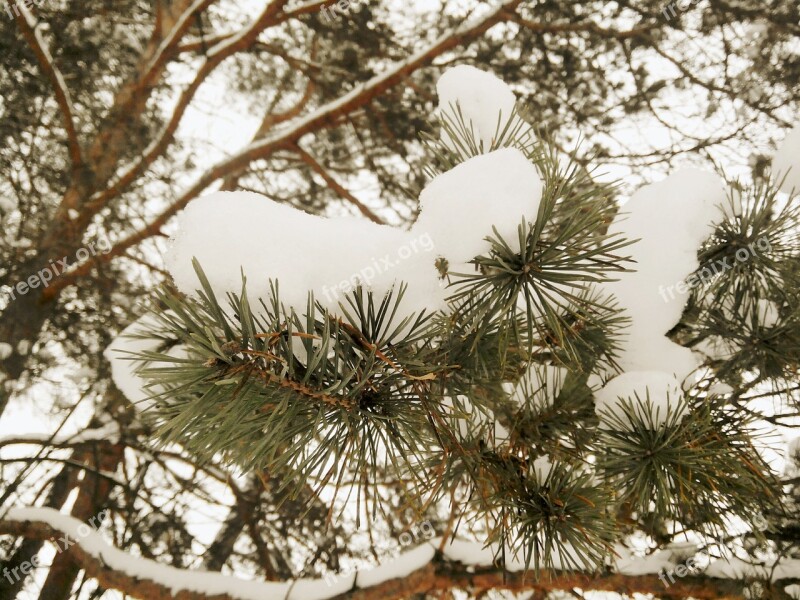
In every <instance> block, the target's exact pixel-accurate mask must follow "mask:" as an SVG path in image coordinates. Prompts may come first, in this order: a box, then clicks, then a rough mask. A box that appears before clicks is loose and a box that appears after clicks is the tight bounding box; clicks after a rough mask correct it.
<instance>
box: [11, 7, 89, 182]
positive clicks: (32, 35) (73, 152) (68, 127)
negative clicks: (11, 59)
mask: <svg viewBox="0 0 800 600" xmlns="http://www.w3.org/2000/svg"><path fill="white" fill-rule="evenodd" d="M8 3H9V4H10V5H12V7H13V8H14V12H15V14H16V20H17V24H18V25H19V28H20V31H21V32H22V35H23V36H24V37H25V40H26V41H27V42H28V45H29V46H30V47H31V50H33V53H34V54H35V55H36V59H37V60H38V61H39V66H41V67H42V70H43V71H44V73H45V75H46V76H47V78H48V79H49V80H50V83H51V84H52V86H53V91H54V92H55V96H56V102H57V103H58V107H59V109H60V110H61V115H62V118H63V120H64V129H65V131H66V132H67V147H68V148H69V156H70V160H71V161H72V167H73V169H74V170H77V169H78V168H79V167H80V165H81V164H82V163H83V156H82V153H81V146H80V142H79V141H78V132H77V130H76V128H75V117H74V115H75V110H74V108H73V105H72V98H71V97H70V93H69V89H68V88H67V82H66V81H64V76H63V75H62V74H61V71H60V70H59V69H58V67H56V64H55V61H54V60H53V55H52V54H51V53H50V50H49V49H48V47H47V44H46V43H45V41H44V38H42V32H41V30H40V28H39V22H38V20H37V19H36V17H34V16H33V14H32V13H31V11H30V10H29V9H28V7H27V6H26V5H25V3H24V2H19V3H17V4H16V5H15V4H14V2H13V0H8Z"/></svg>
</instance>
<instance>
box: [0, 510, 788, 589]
mask: <svg viewBox="0 0 800 600" xmlns="http://www.w3.org/2000/svg"><path fill="white" fill-rule="evenodd" d="M0 532H3V533H5V532H10V533H14V534H17V535H25V536H27V537H32V538H40V539H54V540H59V539H60V540H65V541H63V542H59V543H61V544H62V546H60V547H63V545H64V544H69V550H70V551H72V552H73V554H74V556H75V557H76V559H77V560H78V562H79V564H80V565H81V567H82V568H84V569H86V571H87V573H89V575H90V576H92V577H96V578H98V580H99V581H100V582H101V584H102V585H103V586H104V587H107V588H110V589H117V590H120V591H123V592H125V593H128V594H131V595H134V597H142V598H144V597H146V598H148V599H154V600H157V599H161V598H163V599H164V600H166V599H168V598H176V597H177V598H181V599H183V600H204V599H210V598H212V597H213V598H215V599H217V600H263V599H264V598H270V599H279V600H327V599H329V598H334V597H346V595H347V594H348V593H351V592H354V591H355V590H356V589H361V590H367V589H370V588H373V587H377V586H381V585H385V584H389V583H390V582H391V581H392V580H393V578H397V577H405V576H408V575H414V574H417V573H421V574H422V575H423V576H424V577H423V578H424V579H426V580H427V579H431V577H434V576H435V574H434V573H433V572H430V573H429V572H426V571H425V569H426V568H430V566H431V561H432V560H433V559H434V555H435V550H436V549H439V548H440V547H441V550H440V551H441V556H442V558H443V559H444V560H446V561H451V562H452V563H455V564H461V565H462V566H464V567H466V568H467V569H466V571H465V576H464V584H465V585H469V581H468V580H469V577H470V575H469V574H468V572H470V571H475V570H476V569H481V568H491V567H492V566H493V552H492V551H491V550H490V549H487V548H485V547H484V545H483V544H482V543H481V542H476V541H467V540H461V539H456V540H453V541H452V542H450V543H446V544H442V540H441V538H433V539H431V540H428V541H427V542H426V543H424V544H422V545H421V546H419V547H417V548H414V549H412V550H409V551H407V552H403V553H401V554H400V555H399V556H398V557H397V558H395V559H393V560H392V561H387V563H385V564H384V565H382V566H380V567H376V568H374V569H371V574H370V575H369V577H365V575H364V573H365V572H360V573H359V574H358V575H361V576H360V577H358V576H357V574H351V575H347V576H341V577H337V578H336V580H334V581H331V580H330V578H328V579H327V580H326V579H322V578H321V579H300V580H296V581H291V582H271V581H253V580H249V581H248V580H244V579H240V578H237V577H233V576H229V575H222V574H221V573H211V572H205V571H198V570H188V569H178V568H175V567H170V566H167V565H162V564H159V563H157V562H155V561H152V560H149V559H145V558H141V557H137V556H132V555H130V554H128V553H127V552H124V551H122V550H119V549H118V548H115V547H113V546H111V545H110V544H108V543H107V542H106V541H105V539H104V538H103V536H102V535H101V534H100V533H98V532H97V531H94V530H92V528H91V527H89V526H88V525H87V524H85V523H83V522H82V521H79V520H78V519H75V518H73V517H70V516H68V515H65V514H62V513H60V512H58V511H57V510H54V509H50V508H28V507H17V508H13V509H11V510H10V511H9V513H8V515H7V516H6V518H5V519H4V520H3V521H0ZM67 538H68V539H67ZM424 548H427V549H424ZM619 550H620V552H619V554H620V557H619V558H617V559H616V562H615V564H614V570H615V571H616V573H618V575H606V576H586V575H571V574H568V573H567V572H564V576H563V577H564V580H563V582H559V581H558V579H554V580H553V581H552V582H551V584H552V586H553V587H552V589H570V588H571V587H575V586H576V585H578V582H576V581H575V580H574V578H575V577H579V578H580V579H581V582H580V583H581V585H580V587H583V588H584V589H592V590H608V591H613V590H614V589H620V588H619V586H620V585H623V584H625V583H628V584H629V585H630V584H634V585H635V583H636V582H638V583H640V585H641V587H631V588H630V589H640V590H641V591H643V592H646V591H648V590H649V591H651V592H659V590H660V591H661V592H663V582H662V581H661V580H660V579H659V578H658V577H655V575H656V574H659V573H662V572H663V571H664V570H665V569H666V570H670V569H671V568H672V567H677V566H678V565H679V563H678V562H677V561H676V560H674V559H673V558H672V557H671V553H670V552H666V551H663V552H659V553H657V554H654V555H652V556H649V557H647V556H646V557H636V556H633V555H631V554H630V552H627V551H626V550H625V549H623V548H620V549H619ZM668 555H669V556H668ZM508 570H510V571H518V570H519V568H514V567H513V566H512V567H511V568H510V569H508ZM798 572H800V560H798V559H788V560H781V561H778V562H775V563H772V564H767V565H760V566H755V565H751V564H750V563H746V562H745V561H741V560H739V559H732V560H730V561H729V560H726V559H718V560H714V561H712V563H711V564H710V565H709V567H708V568H707V570H706V574H707V576H710V577H709V579H710V581H709V582H707V583H706V584H705V585H700V584H696V583H695V584H692V583H690V582H688V581H687V580H689V579H691V578H688V577H687V578H684V580H683V581H681V579H678V580H676V581H675V582H674V584H673V585H672V588H671V590H670V591H678V590H679V589H680V590H682V591H685V592H687V593H689V592H691V593H690V594H689V595H692V596H693V597H696V598H716V597H719V596H718V594H719V591H720V590H721V588H723V587H725V588H726V589H727V586H728V584H727V583H725V580H735V579H739V578H741V576H742V575H743V574H758V575H764V576H765V577H769V578H771V580H772V581H778V580H781V579H786V578H796V577H797V573H798ZM494 575H496V576H498V577H503V578H505V579H504V581H507V582H509V585H508V589H518V590H524V589H530V585H532V584H536V585H541V582H536V581H534V580H532V579H531V578H528V579H527V583H528V586H525V585H524V580H522V582H520V583H523V585H520V584H519V583H518V584H517V585H516V586H514V587H512V585H513V582H516V581H517V579H516V578H515V577H514V576H513V574H512V575H508V574H505V575H504V574H502V573H501V572H499V571H498V572H496V573H494ZM476 576H478V572H477V571H476ZM480 576H481V577H482V578H484V579H486V578H487V577H490V576H491V575H490V574H489V573H486V574H481V575H480ZM619 576H625V577H636V578H640V579H634V580H625V579H624V578H623V579H619ZM367 582H368V583H369V585H366V583H367ZM684 582H687V583H686V587H683V585H684ZM435 585H436V584H435V581H432V582H430V585H429V586H428V587H427V588H421V589H422V591H424V589H432V588H433V587H435ZM498 585H499V587H503V586H502V585H501V584H499V583H498ZM615 586H616V587H615ZM733 591H734V590H733V589H731V592H733ZM384 597H385V596H384ZM391 597H399V596H397V595H392V596H391Z"/></svg>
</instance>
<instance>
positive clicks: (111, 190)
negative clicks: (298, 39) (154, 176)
mask: <svg viewBox="0 0 800 600" xmlns="http://www.w3.org/2000/svg"><path fill="white" fill-rule="evenodd" d="M285 3H286V2H285V0H280V1H275V2H271V3H270V4H269V5H267V7H266V8H265V9H264V10H263V11H262V12H261V14H260V15H259V16H258V17H257V18H256V19H255V20H254V21H253V22H252V23H251V24H250V25H248V26H247V27H245V28H244V29H242V30H241V31H239V32H237V33H234V34H228V35H225V36H224V37H223V38H222V39H221V40H220V41H219V42H218V43H216V44H215V45H214V46H213V47H212V48H211V49H210V50H209V51H208V54H207V56H206V57H205V59H204V60H203V62H202V64H201V66H200V68H199V69H198V71H197V75H196V76H195V77H194V79H193V80H192V82H191V83H190V84H189V86H188V87H187V88H186V89H184V90H183V92H182V93H181V95H180V96H179V98H178V100H177V102H176V103H175V108H174V109H173V111H172V115H171V116H170V118H169V120H168V121H167V122H166V124H165V125H164V126H163V127H162V129H161V131H159V133H158V135H156V137H155V139H153V141H152V142H151V143H150V144H149V145H148V146H147V148H145V149H144V151H143V152H142V154H141V156H140V157H139V158H138V159H137V160H136V161H135V162H134V163H133V164H131V165H129V166H128V167H127V168H126V169H125V170H124V171H123V172H122V173H120V174H119V176H117V178H116V179H115V180H114V181H113V182H112V183H111V184H110V185H109V186H108V187H107V188H106V189H104V190H102V191H100V192H98V193H96V194H94V195H93V196H92V197H91V198H90V199H89V202H88V203H87V206H86V212H87V213H88V214H95V213H97V212H98V211H99V210H100V209H102V208H103V207H104V206H105V204H106V202H107V201H108V200H109V199H110V198H114V197H115V196H117V195H119V194H120V193H121V192H122V191H123V190H124V189H125V188H126V187H128V185H130V184H131V183H133V181H135V179H136V177H138V176H139V174H140V173H142V171H144V170H145V169H146V168H147V167H148V166H150V165H151V164H152V163H153V162H154V161H155V160H156V159H157V158H158V157H159V156H161V155H162V153H163V152H164V150H166V149H167V147H168V146H169V145H170V143H172V139H173V136H174V135H175V132H176V131H177V130H178V127H179V126H180V124H181V122H182V121H183V117H184V115H185V113H186V110H187V109H188V108H189V105H190V104H191V103H192V101H193V100H194V97H195V95H196V94H197V90H199V89H200V86H201V85H202V84H203V82H204V81H206V79H208V77H209V76H210V75H211V74H212V73H213V72H214V71H215V70H216V68H217V67H218V66H219V65H220V64H222V62H223V61H224V60H225V59H226V58H228V57H230V56H232V55H234V54H236V53H237V52H239V51H241V50H244V49H245V48H247V47H248V46H250V45H251V44H252V43H253V42H255V41H256V40H257V38H258V35H259V34H260V33H261V32H262V31H263V30H264V29H265V28H267V27H268V26H269V25H272V24H276V23H277V22H280V19H277V16H278V15H279V13H280V9H281V8H282V7H283V5H284V4H285Z"/></svg>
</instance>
